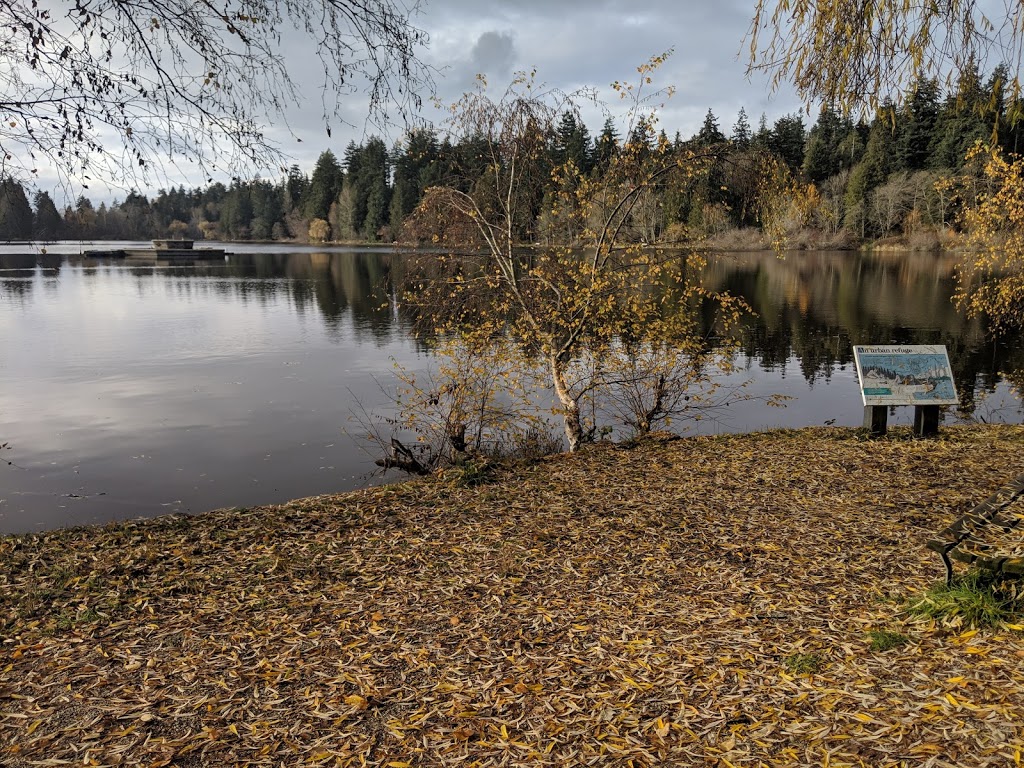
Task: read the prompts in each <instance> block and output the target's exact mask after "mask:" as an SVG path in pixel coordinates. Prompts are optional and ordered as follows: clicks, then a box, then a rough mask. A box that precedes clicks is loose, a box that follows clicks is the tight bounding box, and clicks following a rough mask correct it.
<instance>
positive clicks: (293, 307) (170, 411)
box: [0, 246, 1024, 531]
mask: <svg viewBox="0 0 1024 768" xmlns="http://www.w3.org/2000/svg"><path fill="white" fill-rule="evenodd" d="M228 248H229V250H232V249H234V247H233V246H228ZM244 250H245V252H244V253H239V254H236V255H232V256H231V257H229V258H228V259H227V260H225V261H223V262H203V263H196V264H193V265H180V264H169V265H162V264H156V265H131V264H126V263H124V262H120V261H116V260H91V259H86V258H83V257H81V256H79V255H76V254H73V253H70V254H65V255H60V254H54V253H49V254H42V255H41V254H32V255H25V254H16V253H8V254H4V253H2V252H0V377H2V380H3V381H4V386H3V387H0V442H2V441H10V442H11V443H12V445H14V446H15V450H14V451H13V452H11V453H10V456H9V457H10V458H12V459H14V460H15V461H16V463H17V464H18V466H19V467H20V468H8V467H0V530H3V531H23V530H31V529H34V528H40V527H53V526H58V525H66V524H75V523H90V522H101V521H105V520H109V519H115V518H122V517H134V516H138V515H152V514H160V513H164V512H171V511H192V512H199V511H203V510H206V509H210V508H214V507H217V506H225V505H237V504H243V505H245V504H258V503H271V502H275V501H282V500H285V499H288V498H293V497H296V496H300V495H308V494H313V493H323V492H331V491H337V490H343V489H346V488H352V487H356V486H359V485H361V484H364V483H365V482H366V481H367V473H368V472H369V471H370V470H371V469H372V467H373V464H372V459H373V458H374V457H373V456H372V455H370V454H367V453H365V452H363V450H362V449H361V447H360V444H359V442H358V441H356V440H353V439H351V438H350V437H347V436H346V435H345V434H343V431H344V430H345V429H346V428H351V424H350V417H351V415H352V413H353V412H355V411H358V410H361V409H368V410H373V409H374V408H377V407H378V406H381V405H382V404H385V403H386V402H387V400H386V398H385V397H384V396H383V395H382V393H381V384H382V383H383V384H384V385H385V386H386V383H387V382H388V381H389V379H390V373H391V365H392V359H395V360H398V361H399V362H400V363H402V364H403V365H405V366H407V367H410V368H416V367H423V366H425V365H427V362H428V361H427V358H426V356H425V355H424V354H423V349H422V346H421V345H420V344H418V343H417V342H416V340H414V339H412V338H411V337H410V330H409V329H410V324H409V322H408V321H407V319H405V318H404V317H403V315H402V313H401V311H400V310H397V309H396V305H395V302H394V298H395V292H396V289H395V288H394V286H393V285H392V283H393V282H394V280H395V278H396V276H397V274H398V272H399V271H400V267H401V264H402V259H403V256H402V255H401V254H400V253H397V252H392V251H388V250H375V251H356V250H351V249H349V250H345V249H328V250H322V251H320V250H315V249H305V250H302V251H299V250H296V251H292V252H281V251H279V250H274V249H273V248H269V247H266V248H264V249H263V250H260V249H259V248H257V247H248V248H246V249H244ZM953 265H954V261H953V259H952V258H951V257H948V256H937V255H933V254H899V255H879V256H873V255H866V254H860V253H848V252H847V253H809V254H793V255H790V256H788V257H787V258H785V259H779V258H777V257H776V256H775V255H774V254H736V255H722V256H718V257H714V258H712V260H711V263H710V264H709V266H708V269H707V271H706V273H705V279H706V281H707V282H708V284H709V285H710V287H713V288H716V289H726V290H729V291H731V292H733V293H736V294H739V295H742V296H743V297H745V298H746V299H747V300H748V301H749V302H750V303H751V304H752V306H753V307H754V309H755V310H756V312H757V316H756V317H755V318H753V319H752V320H751V321H750V322H749V324H748V328H747V334H746V337H745V340H744V349H743V354H744V356H745V363H746V374H747V375H748V376H750V377H752V378H753V379H754V382H753V384H752V385H751V386H752V389H753V391H754V392H757V393H762V394H770V393H772V392H779V391H782V392H784V393H786V394H790V395H793V396H795V397H796V399H795V400H794V401H793V402H792V403H791V404H790V406H789V408H787V409H786V410H785V411H784V412H779V411H776V410H767V411H766V410H764V409H763V408H762V407H761V406H756V407H755V406H750V407H747V408H746V409H745V410H744V409H742V408H737V409H735V411H734V412H733V413H731V414H730V420H729V421H725V420H724V419H723V420H721V421H717V422H715V423H713V424H709V425H705V427H704V429H706V430H709V431H710V430H731V429H756V428H762V427H766V426H800V425H805V424H820V423H822V422H823V421H828V420H832V419H836V420H837V422H838V423H840V424H850V425H853V424H857V423H859V421H860V418H861V408H860V403H859V398H858V396H857V393H856V386H855V384H854V383H853V381H852V379H853V376H854V374H853V354H852V347H853V345H854V344H862V343H921V344H924V343H927V344H945V345H946V346H947V347H948V349H949V353H950V359H951V361H952V363H953V366H954V370H955V373H956V377H957V386H958V389H959V391H960V393H961V396H962V398H963V408H964V410H965V411H968V412H969V411H970V410H971V409H973V408H974V407H975V403H976V397H977V394H978V393H979V392H984V391H995V390H997V389H998V390H1002V389H1005V385H1003V384H1001V378H1000V372H1001V371H1005V370H1012V369H1024V351H1022V349H1021V345H1020V343H1019V341H1020V340H1019V338H1012V339H1002V340H999V341H992V340H991V339H989V338H988V337H987V336H986V334H985V329H984V327H983V325H982V324H981V323H980V322H979V321H968V320H966V319H965V318H964V317H963V316H962V315H960V314H959V313H958V312H956V310H955V309H954V308H953V306H952V304H951V303H950V300H949V297H950V294H951V292H952V289H953ZM903 410H906V411H908V412H909V410H910V409H903ZM1003 415H1004V416H1005V414H1003ZM1012 415H1013V418H1015V419H1019V418H1020V414H1019V412H1017V411H1014V413H1013V414H1012ZM907 418H909V413H908V415H907ZM355 431H356V432H358V430H355Z"/></svg>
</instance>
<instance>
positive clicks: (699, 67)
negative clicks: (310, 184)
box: [87, 0, 806, 202]
mask: <svg viewBox="0 0 1024 768" xmlns="http://www.w3.org/2000/svg"><path fill="white" fill-rule="evenodd" d="M397 1H398V2H402V0H397ZM752 11H753V0H689V1H686V0H646V2H643V3H638V2H629V0H615V1H614V2H613V1H611V0H514V1H510V0H423V3H422V7H421V10H420V13H419V14H418V15H416V16H415V17H414V23H415V24H416V25H417V26H419V27H420V28H422V29H424V30H425V31H426V32H428V34H429V35H430V43H429V45H428V46H427V47H426V48H425V49H423V50H422V51H421V52H420V53H421V57H422V59H423V60H425V61H426V62H428V63H429V64H430V65H432V66H433V67H435V68H436V69H437V70H438V74H437V78H436V91H437V94H436V95H437V97H438V98H439V99H440V100H441V102H442V103H451V102H452V101H454V100H456V99H457V98H458V97H459V95H461V94H462V93H464V92H465V91H467V90H469V89H470V88H472V86H473V84H474V81H475V78H476V76H477V74H483V75H486V77H487V80H488V82H489V83H490V86H491V88H492V89H493V90H494V91H496V92H499V93H500V91H502V90H504V87H505V86H506V85H508V83H509V81H510V79H511V78H512V76H513V75H514V73H515V72H517V71H522V70H530V69H534V68H535V69H536V70H537V76H538V78H539V79H540V80H542V81H543V82H545V83H546V84H548V85H550V86H553V87H557V88H560V89H562V90H564V91H567V92H569V91H574V90H576V89H578V88H582V87H586V86H589V87H592V88H595V89H597V91H598V95H599V98H601V99H602V100H603V101H604V102H606V103H607V104H608V105H610V106H611V107H612V108H613V114H620V113H621V108H620V107H619V106H618V105H617V103H616V100H615V98H614V94H613V92H612V90H611V88H610V84H611V83H612V82H613V81H615V80H624V81H632V80H635V78H636V76H637V73H636V67H637V66H639V65H640V64H643V63H644V62H645V61H647V60H648V59H649V58H650V57H651V56H654V55H657V54H661V53H664V52H666V51H668V50H670V49H672V50H673V54H672V55H671V56H670V57H669V59H668V60H667V62H666V63H665V64H664V65H663V66H662V67H661V68H660V69H659V71H658V73H657V75H656V84H657V85H659V86H662V87H665V86H670V85H671V86H674V87H675V88H676V92H675V95H674V96H673V97H672V98H671V99H669V100H668V101H667V102H666V104H665V107H664V109H663V110H662V111H661V127H663V128H664V129H665V131H666V132H667V133H668V134H669V135H670V136H672V135H674V134H675V132H676V131H679V132H680V133H681V134H682V136H683V137H684V138H689V137H690V136H691V135H693V134H694V133H696V131H697V130H698V129H699V128H700V125H701V123H702V122H703V120H704V116H705V114H706V113H707V110H708V109H709V108H710V109H711V110H713V111H714V113H715V115H716V116H717V117H718V120H719V125H720V127H721V128H722V130H723V132H725V133H726V134H727V135H728V134H729V133H730V131H731V130H732V126H733V125H734V124H735V121H736V116H737V113H738V112H739V109H740V107H745V109H746V111H747V114H748V117H749V120H750V123H751V126H752V127H753V128H755V129H756V127H757V123H758V120H759V118H760V115H761V114H762V113H765V114H766V115H767V117H768V120H769V124H770V123H771V122H774V120H775V119H777V118H778V117H780V116H782V115H784V114H787V113H790V112H793V111H796V110H799V109H801V105H800V103H799V102H798V100H797V99H796V97H795V96H794V94H793V92H792V91H791V90H790V89H786V90H783V91H781V92H778V93H775V94H772V93H770V89H769V87H768V84H767V80H766V78H765V77H764V76H761V75H754V76H753V77H751V78H748V77H747V75H746V45H745V43H744V36H745V35H746V33H747V30H748V28H749V24H750V17H751V14H752ZM290 36H291V33H286V49H287V50H288V61H289V68H290V71H291V72H292V73H293V76H294V79H295V81H296V82H297V83H300V84H302V85H303V86H304V88H306V89H307V90H306V93H305V99H304V102H303V104H302V105H301V106H299V107H298V108H296V109H290V110H288V119H287V122H288V129H290V132H289V130H288V129H285V128H284V126H282V125H280V124H279V123H280V122H281V121H280V120H277V121H272V122H270V123H269V127H268V129H267V134H268V136H269V137H271V138H272V139H273V140H275V141H276V142H277V143H278V144H279V146H280V147H281V149H282V150H283V151H284V152H285V153H286V154H287V155H288V156H289V157H290V158H291V160H292V161H293V162H296V163H298V164H299V166H300V167H301V168H303V170H305V171H306V172H310V171H311V170H312V167H313V164H314V163H315V162H316V158H317V157H318V156H319V154H320V153H321V152H322V151H324V150H325V149H331V150H332V151H334V153H335V154H336V155H337V156H338V157H339V159H340V158H341V157H342V155H343V154H344V149H345V146H346V145H347V144H348V142H349V141H351V140H354V141H356V143H361V142H363V141H365V140H366V139H367V138H368V137H369V136H372V135H382V134H383V133H384V132H383V131H382V130H381V128H380V127H379V126H377V125H373V124H368V123H367V121H366V99H365V98H364V96H363V95H362V94H361V93H356V94H353V95H352V96H350V97H349V98H346V99H345V100H344V101H343V103H342V117H343V118H344V120H345V121H346V122H347V124H341V123H340V122H339V121H333V123H332V131H331V133H332V136H331V137H328V136H327V133H326V128H325V123H324V120H323V117H322V113H323V106H322V104H321V101H320V89H319V86H320V84H321V83H322V70H321V69H319V66H320V65H319V63H318V62H317V61H316V60H315V58H313V56H312V55H310V54H307V53H304V52H305V51H308V50H309V48H310V47H309V44H308V41H303V40H301V39H299V38H296V40H295V43H294V44H287V37H290ZM616 109H618V112H617V113H616V112H615V110H616ZM423 117H424V118H426V119H427V120H429V121H433V122H438V121H440V120H441V119H443V118H442V116H441V115H440V114H439V113H437V112H436V111H434V110H433V109H432V108H430V107H429V105H427V106H426V107H425V109H424V113H423ZM584 119H585V121H586V123H587V126H588V128H589V129H590V131H591V133H592V134H596V133H597V132H599V131H600V129H601V125H602V123H603V121H604V114H603V113H602V112H601V111H600V110H599V109H598V108H597V107H594V108H593V109H588V110H585V111H584ZM805 119H806V118H805ZM620 130H621V129H620ZM402 133H403V126H402V125H401V124H399V125H395V126H393V127H391V128H390V129H389V131H388V135H385V136H384V138H385V140H386V141H387V143H388V144H389V145H391V144H392V143H393V142H394V141H395V140H397V139H399V138H401V136H402ZM262 175H263V176H264V178H276V177H277V172H276V171H268V172H264V173H263V174H262ZM168 182H169V183H171V184H175V183H184V184H185V185H186V186H202V185H203V184H204V183H205V179H200V178H196V179H182V178H181V177H178V180H177V181H176V180H175V178H174V176H173V175H172V176H171V177H170V178H168V179H166V180H161V181H159V182H154V184H153V187H154V188H155V187H157V186H163V185H164V184H166V183H168ZM147 191H148V192H150V193H152V191H153V190H152V189H151V190H147ZM87 194H88V195H89V196H90V197H92V198H93V199H94V200H96V201H98V200H106V201H108V202H109V201H110V200H111V199H113V198H123V197H124V193H123V191H117V190H113V191H108V192H107V193H106V194H104V193H103V192H102V191H99V190H98V189H97V187H96V186H95V185H94V186H93V187H92V188H91V189H90V190H89V191H88V193H87Z"/></svg>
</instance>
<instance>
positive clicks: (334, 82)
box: [0, 0, 431, 183]
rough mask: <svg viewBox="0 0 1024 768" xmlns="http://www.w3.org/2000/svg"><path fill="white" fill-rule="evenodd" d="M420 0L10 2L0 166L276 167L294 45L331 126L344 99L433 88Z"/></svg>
mask: <svg viewBox="0 0 1024 768" xmlns="http://www.w3.org/2000/svg"><path fill="white" fill-rule="evenodd" d="M417 10H418V6H417V0H410V4H409V5H406V4H405V0H365V1H360V2H357V1H356V0H320V1H319V2H317V1H314V0H224V2H221V3H217V4H213V3H209V2H194V0H73V2H70V3H53V2H52V0H42V1H41V2H40V0H0V27H2V28H3V30H4V38H3V40H2V41H0V52H2V55H3V60H4V66H3V67H2V68H0V88H2V95H0V172H2V173H3V174H4V175H9V176H14V177H20V178H26V177H31V176H32V175H34V174H35V173H37V172H38V171H39V170H40V169H41V168H42V167H45V166H52V167H54V168H55V169H56V170H57V171H58V173H59V174H60V175H61V176H62V177H64V178H68V177H78V176H80V177H83V178H85V179H86V180H88V179H89V178H90V177H92V178H95V177H105V178H106V179H109V180H113V181H115V182H122V183H123V182H131V181H132V180H134V179H137V178H143V179H145V178H147V177H148V174H149V173H150V169H151V168H152V167H153V166H154V165H155V162H154V161H156V160H157V159H158V158H160V160H161V162H162V163H170V164H182V163H190V164H195V165H196V166H198V168H199V169H200V170H202V171H203V172H211V171H214V170H219V171H239V170H241V169H247V168H254V167H256V168H261V167H275V166H278V165H280V161H281V155H280V151H279V150H278V148H277V147H276V146H275V145H274V144H273V143H272V142H271V141H269V140H268V138H267V136H266V134H265V132H264V131H265V129H264V123H265V122H267V119H268V116H272V117H273V118H274V120H275V122H277V123H278V124H281V123H284V124H287V119H286V118H287V110H288V109H289V108H291V107H292V106H294V105H296V104H297V103H298V98H299V94H298V91H297V88H296V82H295V79H293V75H292V73H291V72H290V71H289V68H288V63H287V62H286V60H285V48H286V47H287V46H288V45H294V44H295V42H296V37H297V38H298V39H299V40H301V41H302V44H303V45H305V46H307V47H308V48H307V49H308V50H312V51H315V53H316V55H317V56H318V59H319V63H320V65H321V68H322V75H323V80H322V87H321V100H322V106H323V119H324V122H325V127H326V130H327V133H328V135H330V130H331V129H330V126H331V123H332V121H334V120H336V119H338V117H339V108H340V105H341V101H342V98H343V97H344V96H346V95H348V94H351V93H352V92H353V91H356V90H359V89H362V88H365V89H366V91H367V93H368V97H369V102H370V108H371V113H372V114H373V115H375V116H377V117H379V118H385V117H387V110H388V109H389V108H396V109H397V110H398V111H399V112H400V113H403V114H405V113H406V112H407V111H408V110H410V109H412V108H415V107H416V106H418V104H419V101H420V93H421V91H422V90H423V89H424V88H426V87H429V85H430V84H431V77H430V70H429V69H428V68H427V67H426V66H425V65H424V64H423V63H422V62H421V61H420V60H419V59H418V57H417V52H418V48H419V46H421V45H424V44H425V43H426V42H427V37H426V34H425V33H424V32H423V31H421V30H420V29H418V28H417V27H415V26H414V25H413V22H412V18H413V15H414V14H415V13H416V12H417Z"/></svg>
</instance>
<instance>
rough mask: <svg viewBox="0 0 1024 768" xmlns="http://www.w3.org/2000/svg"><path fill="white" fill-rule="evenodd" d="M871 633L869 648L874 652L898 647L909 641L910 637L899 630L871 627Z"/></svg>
mask: <svg viewBox="0 0 1024 768" xmlns="http://www.w3.org/2000/svg"><path fill="white" fill-rule="evenodd" d="M869 634H870V635H871V650H872V651H876V652H881V651H888V650H891V649H893V648H899V647H900V646H901V645H906V644H907V643H909V642H910V638H908V637H907V636H906V635H904V634H902V633H900V632H890V631H889V630H887V629H873V630H871V632H870V633H869Z"/></svg>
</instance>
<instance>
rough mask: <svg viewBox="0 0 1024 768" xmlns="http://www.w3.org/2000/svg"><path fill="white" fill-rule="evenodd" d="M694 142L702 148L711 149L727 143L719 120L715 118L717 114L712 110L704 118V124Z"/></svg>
mask: <svg viewBox="0 0 1024 768" xmlns="http://www.w3.org/2000/svg"><path fill="white" fill-rule="evenodd" d="M693 140H694V143H696V144H697V145H698V146H701V147H710V146H713V145H715V144H721V143H722V142H723V141H725V134H724V133H722V131H721V129H720V128H719V127H718V118H717V117H715V113H714V112H712V111H711V110H710V109H709V110H708V113H707V114H706V115H705V116H704V124H703V125H702V126H701V127H700V130H699V131H697V135H696V136H694V137H693Z"/></svg>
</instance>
